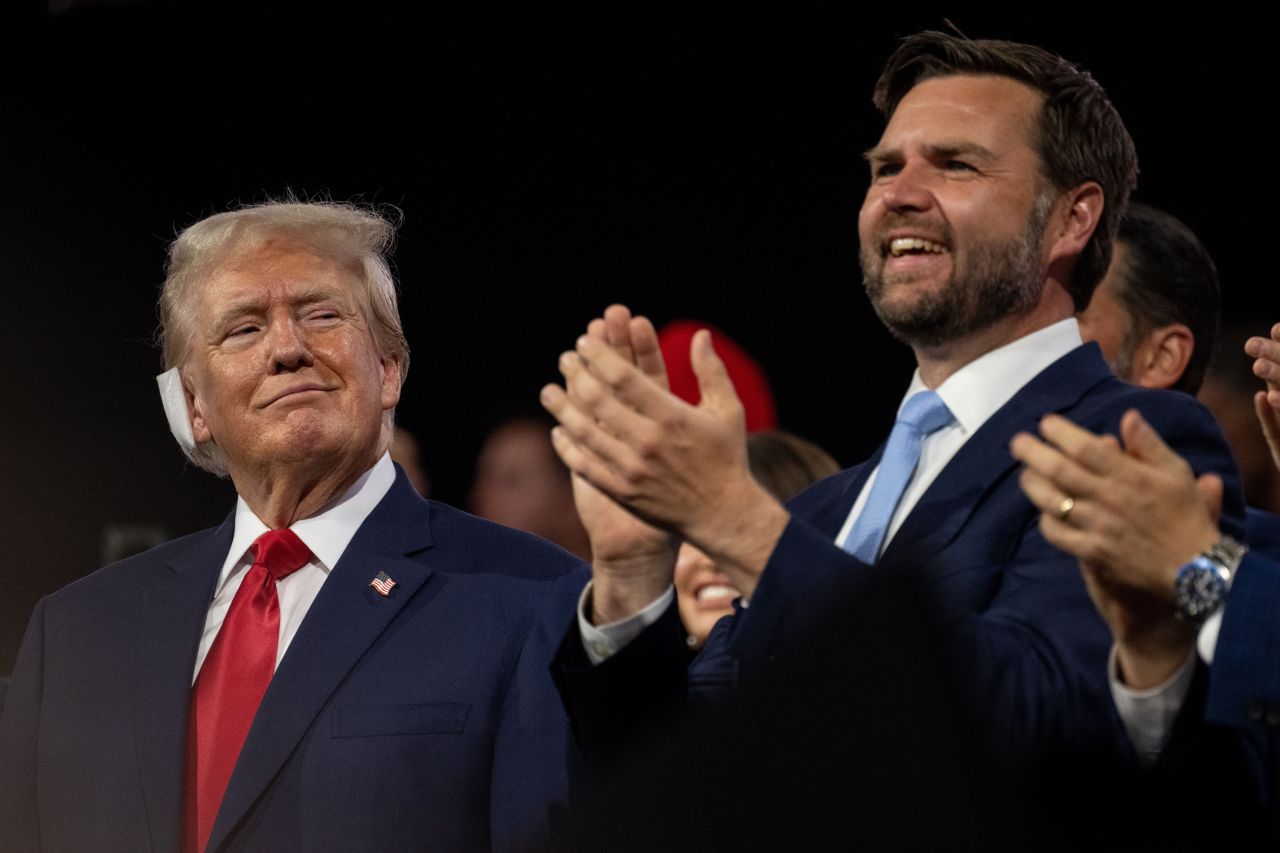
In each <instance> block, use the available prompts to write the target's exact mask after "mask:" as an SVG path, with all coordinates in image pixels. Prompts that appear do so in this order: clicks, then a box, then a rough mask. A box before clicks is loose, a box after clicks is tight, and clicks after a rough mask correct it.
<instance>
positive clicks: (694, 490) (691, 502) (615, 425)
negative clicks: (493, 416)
mask: <svg viewBox="0 0 1280 853" xmlns="http://www.w3.org/2000/svg"><path fill="white" fill-rule="evenodd" d="M611 310H613V309H611ZM632 331H633V332H635V331H636V329H635V328H633V329H632ZM632 339H633V341H634V342H635V350H634V353H635V363H634V364H633V363H631V362H629V361H628V360H627V359H626V358H625V357H624V355H623V353H620V352H619V351H618V350H617V349H616V348H615V347H611V346H608V345H606V344H605V343H603V342H601V341H600V340H599V339H598V337H596V336H592V335H590V334H588V335H584V336H583V337H581V338H579V339H578V342H577V346H576V348H575V351H574V352H568V353H565V354H564V355H563V356H562V357H561V361H560V370H561V372H562V373H563V374H564V376H565V379H566V385H567V388H566V389H562V388H559V387H558V386H555V385H548V386H547V387H546V388H544V389H543V398H542V399H543V405H544V406H546V408H547V410H548V411H550V412H551V414H552V415H554V416H555V417H556V419H557V420H558V421H559V422H560V427H559V428H557V429H556V430H554V431H553V433H552V439H553V442H554V444H555V446H556V451H557V452H558V453H559V454H560V458H561V459H563V460H564V462H565V464H566V465H568V466H569V468H570V470H572V471H573V472H574V473H575V474H578V475H580V476H581V477H583V478H584V479H586V480H587V481H588V482H589V483H590V484H591V485H592V486H594V487H595V488H597V489H599V490H600V491H602V492H604V493H605V494H606V495H608V496H609V497H611V498H613V499H614V500H615V501H617V502H618V503H620V504H622V505H623V506H626V507H627V508H628V509H630V510H631V511H632V512H633V513H635V514H636V515H638V516H639V517H641V518H643V519H645V520H646V521H648V522H650V523H652V524H654V525H656V526H658V527H661V528H662V529H664V530H668V531H670V532H672V533H675V534H678V535H680V536H681V537H682V538H685V539H687V540H689V541H691V542H692V543H694V544H695V545H697V546H698V547H700V548H702V549H703V550H704V551H706V552H707V553H708V555H710V556H711V557H712V558H713V559H715V560H716V561H717V562H718V563H720V564H721V565H722V566H723V567H724V568H725V570H726V571H727V572H729V574H730V576H731V577H732V578H733V580H734V583H735V585H736V586H738V587H739V588H740V589H742V590H743V593H744V594H747V595H749V594H750V591H751V590H753V589H754V588H755V577H757V576H758V575H759V573H760V571H762V570H763V568H764V564H765V562H767V559H768V556H769V554H770V553H771V552H772V550H773V545H774V544H775V543H776V541H777V539H778V537H779V536H781V533H782V529H783V528H784V527H785V526H786V523H787V518H788V516H787V514H786V510H784V509H783V508H782V507H781V505H780V504H778V503H777V501H775V500H774V499H773V498H772V497H770V496H769V495H768V493H767V492H765V491H764V490H763V489H762V488H761V487H760V486H759V485H757V484H756V482H755V481H754V480H753V479H752V478H751V474H750V472H749V471H748V468H747V456H746V433H745V428H744V425H743V413H742V404H741V403H740V402H739V400H738V397H737V395H736V394H735V393H734V390H733V385H732V382H731V381H730V380H729V377H728V374H727V373H726V372H725V368H724V364H723V363H722V362H721V361H720V359H719V357H718V356H717V355H716V354H715V351H714V349H712V346H711V337H710V334H709V333H708V332H706V331H702V332H699V333H698V334H697V335H695V336H694V340H693V343H692V347H691V357H692V363H693V368H694V373H695V375H696V376H697V378H698V384H699V388H700V390H701V395H702V400H701V402H700V403H699V404H698V405H697V406H690V405H688V404H687V403H685V402H683V401H681V400H679V399H677V398H676V397H674V396H673V395H672V394H671V393H669V392H668V391H667V390H666V388H665V386H664V385H662V384H661V383H659V382H656V381H655V380H654V377H653V376H650V375H647V374H646V371H645V369H643V367H642V365H643V363H644V362H643V361H642V359H647V358H649V353H648V348H649V346H650V343H649V341H648V340H647V332H646V335H644V336H637V335H635V334H633V335H632ZM652 346H653V348H654V349H655V350H656V346H657V339H656V336H654V337H653V340H652ZM659 358H660V356H659ZM735 573H738V576H735ZM744 574H745V576H743V575H744Z"/></svg>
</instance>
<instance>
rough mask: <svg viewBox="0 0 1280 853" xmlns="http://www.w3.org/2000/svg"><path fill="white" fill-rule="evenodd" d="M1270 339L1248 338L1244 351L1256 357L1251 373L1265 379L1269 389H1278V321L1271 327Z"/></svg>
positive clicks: (1279, 383)
mask: <svg viewBox="0 0 1280 853" xmlns="http://www.w3.org/2000/svg"><path fill="white" fill-rule="evenodd" d="M1271 335H1272V339H1270V340H1268V339H1267V338H1263V337H1254V338H1249V340H1247V341H1245V344H1244V351H1245V352H1246V353H1248V354H1249V355H1250V356H1252V357H1253V358H1255V359H1257V360H1256V361H1254V363H1253V373H1254V375H1255V376H1259V377H1261V378H1262V379H1265V380H1266V381H1267V384H1268V385H1269V386H1270V387H1271V390H1273V391H1274V390H1280V323H1277V324H1276V325H1275V326H1274V327H1273V328H1272V329H1271Z"/></svg>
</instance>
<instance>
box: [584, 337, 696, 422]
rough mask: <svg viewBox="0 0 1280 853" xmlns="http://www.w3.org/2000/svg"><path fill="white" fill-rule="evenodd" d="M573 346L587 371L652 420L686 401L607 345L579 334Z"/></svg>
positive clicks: (623, 400)
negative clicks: (671, 392) (679, 398)
mask: <svg viewBox="0 0 1280 853" xmlns="http://www.w3.org/2000/svg"><path fill="white" fill-rule="evenodd" d="M576 350H577V354H578V356H579V357H580V358H581V363H582V364H583V366H585V368H586V370H587V372H588V373H590V374H591V375H592V376H594V377H595V378H596V379H597V380H599V381H600V383H601V384H602V385H604V386H606V387H607V388H609V389H610V390H611V391H612V392H613V395H614V396H616V397H617V399H619V400H621V401H622V402H623V403H624V404H625V405H627V406H629V407H631V408H632V409H634V410H635V411H637V412H639V413H640V414H642V415H645V416H646V417H650V418H653V419H655V420H656V419H660V418H661V417H662V416H665V415H667V414H669V412H670V409H671V407H672V406H684V405H686V404H685V403H683V402H681V401H680V400H677V399H676V398H675V397H673V396H671V394H669V393H668V392H667V391H666V389H665V388H663V387H661V386H660V385H658V384H657V383H656V382H655V381H654V380H653V379H651V378H649V377H648V376H646V375H645V374H644V373H643V372H641V370H640V368H639V367H637V366H636V365H634V364H631V363H630V362H628V361H624V360H623V359H622V358H621V357H620V356H619V355H618V354H617V353H616V352H614V351H613V349H612V348H611V347H609V346H607V345H604V344H601V343H600V342H598V341H594V340H592V339H591V338H590V337H588V336H586V335H583V336H582V337H580V338H578V342H577V347H576Z"/></svg>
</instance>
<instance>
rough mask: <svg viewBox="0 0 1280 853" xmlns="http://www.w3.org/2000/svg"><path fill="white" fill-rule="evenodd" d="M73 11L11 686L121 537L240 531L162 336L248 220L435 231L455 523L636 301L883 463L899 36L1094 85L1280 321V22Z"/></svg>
mask: <svg viewBox="0 0 1280 853" xmlns="http://www.w3.org/2000/svg"><path fill="white" fill-rule="evenodd" d="M54 6H55V7H56V8H54V9H53V10H52V11H51V10H50V9H49V8H46V7H45V6H43V5H32V6H28V7H25V8H24V7H19V8H17V9H11V10H10V11H9V12H6V13H5V15H6V19H5V23H6V24H7V26H6V27H5V30H6V34H7V35H8V36H9V39H7V41H9V42H10V44H11V47H10V52H9V56H10V57H11V58H10V59H7V60H4V68H3V71H4V78H3V79H4V81H5V82H4V84H3V88H2V89H0V93H2V94H3V104H4V107H3V110H4V113H3V115H2V116H0V121H2V122H3V125H2V126H3V128H4V130H3V133H0V190H2V194H0V310H2V311H3V317H4V318H5V319H6V320H7V323H6V330H5V332H4V334H3V335H2V336H0V347H2V349H0V359H2V362H0V363H2V364H3V366H4V369H5V381H4V395H3V403H2V404H0V405H2V408H0V413H2V419H0V422H2V423H3V445H2V446H3V451H2V453H0V466H2V467H0V477H2V478H3V480H2V482H3V488H2V489H0V495H2V497H0V500H2V501H3V503H0V673H4V672H8V670H9V669H10V667H11V666H12V661H13V657H14V655H15V654H16V651H17V646H18V643H19V641H20V638H21V633H22V630H23V627H24V626H25V624H26V620H27V618H28V616H29V614H30V612H31V608H32V607H33V605H34V604H35V602H36V600H37V599H38V598H39V596H41V595H43V594H46V593H48V592H51V591H53V590H54V589H57V588H58V587H61V586H63V585H65V584H66V583H68V582H70V581H71V580H73V579H75V578H76V577H79V576H81V575H83V574H85V573H87V572H89V571H91V570H93V569H94V568H96V567H97V566H98V565H99V564H100V562H101V560H102V554H103V553H104V548H105V547H106V545H107V538H108V536H109V535H110V533H109V531H110V530H112V529H115V530H117V532H118V531H119V530H121V529H124V530H126V531H127V530H128V529H129V528H132V527H134V526H142V527H144V528H147V527H151V528H162V530H163V533H164V535H166V536H176V535H178V534H181V533H186V532H190V531H193V530H196V529H200V528H202V527H206V526H209V525H211V524H214V523H216V522H217V521H218V520H219V519H220V518H222V517H223V516H224V515H225V513H226V512H227V511H228V509H229V508H230V506H231V502H232V497H233V493H232V491H231V489H230V486H229V484H227V483H225V482H221V481H217V480H214V479H213V478H211V477H209V476H208V475H206V474H204V473H202V472H200V471H198V470H195V469H193V468H191V467H189V466H187V465H186V464H185V463H184V461H183V459H182V456H181V454H180V452H179V451H178V449H177V448H176V446H175V445H174V443H173V441H172V439H171V438H170V437H169V434H168V430H167V428H166V426H165V422H164V417H163V414H162V411H161V407H160V405H159V401H158V399H157V395H156V392H155V383H154V381H153V379H152V377H153V375H154V374H155V373H156V372H158V370H159V356H158V353H157V352H156V351H155V350H154V349H153V348H152V346H151V344H150V340H151V336H152V333H153V331H154V326H155V308H154V304H155V298H156V294H157V287H158V285H159V283H160V281H161V279H162V276H163V262H164V253H165V246H166V243H167V241H168V240H169V239H171V238H172V236H173V235H174V233H175V231H176V230H177V229H179V228H181V227H182V226H185V225H187V224H189V223H190V222H192V221H194V220H195V219H198V218H200V217H202V216H205V215H207V214H210V213H214V212H217V211H220V210H224V209H226V208H227V207H228V206H231V205H233V204H234V203H236V202H242V201H243V202H247V201H255V200H262V199H264V198H266V197H268V196H272V195H279V194H281V193H283V192H285V191H286V190H290V189H291V190H292V191H294V192H296V193H298V194H300V195H306V196H309V195H312V194H323V195H326V196H331V197H333V198H336V199H363V200H365V201H370V202H377V203H386V204H392V205H395V206H397V207H399V208H400V209H401V210H402V211H403V213H404V227H403V230H402V232H401V242H400V245H399V248H398V250H397V251H396V254H395V264H396V268H397V271H398V274H399V277H400V280H401V282H402V287H403V301H402V313H403V315H404V321H405V327H406V332H407V334H408V337H409V340H410V343H411V345H412V347H413V369H412V373H411V375H410V378H409V383H408V385H407V386H406V389H405V395H404V398H403V400H402V401H401V404H400V408H399V419H400V422H401V423H403V424H405V425H406V426H408V427H409V428H410V429H412V430H414V431H415V432H417V433H418V434H419V436H420V437H421V438H422V440H423V442H424V445H425V448H424V449H425V455H426V459H427V463H428V465H429V467H430V469H431V473H432V476H433V480H434V491H433V497H438V498H440V499H443V500H446V501H450V502H454V503H457V502H461V501H462V500H463V499H464V497H465V493H466V489H467V486H468V479H469V474H470V468H471V464H472V459H473V457H474V453H475V451H476V449H477V447H478V445H479V442H480V439H481V437H482V434H483V431H484V429H485V428H486V427H487V426H488V425H489V424H490V423H491V422H492V421H493V420H494V419H495V418H497V417H499V416H501V415H503V414H504V413H507V412H509V411H511V410H513V409H517V408H531V407H533V406H534V405H536V394H537V389H538V387H539V386H540V385H541V384H542V383H544V382H546V381H549V380H551V379H554V378H555V377H556V373H555V363H556V357H557V355H558V353H559V352H560V351H561V350H563V349H565V348H566V347H568V346H569V345H570V344H571V342H572V340H573V338H574V336H575V335H576V334H577V333H578V332H579V331H580V330H581V329H582V328H583V327H584V325H585V324H586V322H587V321H588V320H589V319H590V318H591V317H592V316H595V315H597V314H598V313H599V311H600V310H601V309H602V308H603V307H604V306H605V305H607V304H609V303H610V302H613V301H625V302H627V303H628V304H630V305H632V306H633V307H634V308H636V309H637V310H639V311H642V312H645V313H647V314H649V315H650V316H651V317H653V318H654V319H655V320H656V321H658V322H659V323H661V322H664V321H667V320H670V319H674V318H677V317H682V316H690V317H696V318H700V319H704V320H707V321H710V322H713V323H715V324H716V325H718V326H720V327H721V328H723V329H725V330H726V331H728V332H729V333H730V334H731V335H733V336H734V337H735V338H737V339H738V341H739V342H741V343H742V344H743V345H744V346H746V347H747V349H748V350H750V351H751V352H753V353H754V354H755V355H756V356H757V357H758V358H759V359H760V360H761V361H762V362H763V363H764V364H765V366H766V367H767V369H768V371H769V373H770V375H771V378H772V380H773V383H774V387H775V391H776V395H777V398H778V403H779V411H780V415H781V421H782V424H783V426H785V427H787V428H789V429H792V430H793V431H796V432H799V433H801V434H803V435H806V436H809V437H811V438H813V439H815V440H817V441H818V442H819V443H821V444H823V445H824V446H826V447H827V448H829V449H830V450H831V451H832V452H833V453H834V454H835V455H836V456H837V457H838V458H839V459H840V460H841V461H842V462H843V463H846V464H848V463H852V462H855V461H857V460H858V459H860V458H861V457H863V456H864V455H866V454H867V453H868V452H869V451H870V450H871V449H873V448H874V446H875V444H877V443H878V442H879V441H880V440H882V439H883V437H884V435H885V434H886V433H887V432H888V426H889V424H890V422H891V418H892V412H893V409H894V407H895V405H896V403H897V402H898V398H899V396H900V394H901V393H902V390H903V388H904V387H905V383H906V382H907V380H908V377H909V375H910V371H911V369H912V360H911V357H910V353H909V351H907V350H906V349H905V348H903V347H901V346H900V345H898V344H896V343H894V342H893V341H892V340H891V339H890V338H889V337H888V335H887V333H885V332H884V331H883V330H882V329H881V328H880V326H879V324H878V323H877V322H876V320H875V318H874V316H873V315H872V313H871V311H870V308H869V307H868V306H867V304H866V301H865V299H864V297H863V295H862V292H861V291H862V289H861V285H860V276H859V273H858V269H857V236H856V215H857V210H858V207H859V204H860V202H861V196H862V193H863V191H864V189H865V182H866V178H865V167H864V166H863V164H862V162H861V159H860V152H861V151H862V150H864V149H865V148H867V147H869V146H870V145H872V144H873V143H874V142H875V141H876V138H877V136H878V133H879V130H880V121H879V118H878V116H877V115H876V113H875V111H874V110H873V109H872V107H871V105H870V101H869V95H870V89H871V85H872V83H873V81H874V79H875V76H876V73H877V70H878V68H879V65H880V64H881V63H882V62H883V60H884V58H885V57H886V56H887V55H888V53H889V52H890V51H891V50H892V48H893V45H894V42H895V40H896V39H897V38H899V37H901V36H903V35H906V34H908V33H910V32H913V31H915V30H917V29H920V28H923V27H928V26H940V25H941V23H942V20H943V17H944V14H950V16H951V18H952V20H954V21H955V23H956V24H957V25H958V26H960V28H961V29H963V30H965V31H966V32H967V33H968V34H969V35H973V36H993V37H1008V38H1015V39H1019V40H1024V41H1031V42H1035V43H1039V44H1042V45H1044V46H1046V47H1048V48H1050V49H1053V50H1056V51H1058V52H1060V53H1062V54H1064V55H1066V56H1068V57H1070V58H1072V59H1074V60H1076V61H1078V62H1080V63H1082V64H1083V65H1084V66H1085V67H1087V68H1088V69H1090V70H1091V71H1092V72H1093V73H1094V74H1095V76H1097V78H1098V79H1099V80H1100V81H1101V82H1102V83H1103V84H1104V86H1106V87H1107V89H1108V91H1109V92H1110V93H1111V95H1112V97H1113V99H1114V101H1115V102H1116V105H1117V106H1118V108H1119V109H1120V111H1121V113H1122V114H1123V115H1124V116H1125V117H1126V120H1127V122H1128V124H1129V127H1130V130H1131V132H1132V134H1133V136H1134V138H1135V140H1136V141H1137V144H1138V148H1139V152H1140V155H1141V158H1142V167H1143V176H1142V179H1141V185H1140V191H1139V195H1138V197H1139V198H1141V199H1143V200H1145V201H1148V202H1150V203H1153V204H1156V205H1158V206H1162V207H1165V208H1166V209H1169V210H1171V211H1172V212H1174V213H1175V214H1176V215H1178V216H1179V217H1181V218H1182V219H1183V220H1184V221H1186V222H1187V223H1188V224H1189V225H1191V227H1192V228H1193V229H1194V230H1195V231H1197V232H1198V233H1199V234H1200V235H1201V237H1202V238H1203V240H1204V242H1205V243H1206V244H1207V245H1208V247H1209V249H1210V251H1211V252H1212V253H1213V254H1214V257H1215V258H1216V260H1217V262H1218V265H1219V269H1220V272H1221V274H1222V280H1223V283H1224V287H1225V291H1226V297H1225V298H1226V307H1227V311H1228V313H1229V314H1231V315H1233V316H1237V317H1243V318H1245V319H1246V320H1249V321H1252V322H1255V323H1256V325H1257V328H1258V330H1259V331H1261V330H1263V329H1265V328H1266V327H1267V326H1268V325H1269V323H1270V322H1271V321H1274V320H1276V319H1280V299H1277V298H1276V297H1275V292H1276V291H1275V287H1276V285H1275V283H1274V281H1273V280H1272V279H1271V278H1270V276H1269V275H1267V274H1266V273H1263V272H1262V271H1261V270H1259V269H1257V266H1258V265H1260V263H1261V259H1262V258H1266V257H1269V254H1270V251H1269V250H1270V249H1271V246H1270V245H1269V243H1270V242H1272V241H1273V240H1274V237H1273V236H1272V235H1271V234H1270V233H1269V231H1270V229H1271V228H1272V227H1273V226H1272V224H1271V219H1272V217H1271V216H1270V215H1269V214H1270V213H1271V211H1270V210H1269V209H1268V205H1267V202H1269V201H1270V200H1271V194H1272V191H1273V190H1274V187H1275V179H1274V172H1273V170H1272V168H1271V167H1272V165H1273V163H1274V160H1273V157H1272V156H1271V155H1272V154H1273V151H1272V148H1273V147H1274V146H1273V145H1272V143H1271V142H1270V140H1271V138H1272V136H1273V134H1272V133H1271V131H1269V130H1267V129H1265V127H1264V124H1263V120H1264V118H1265V117H1266V114H1267V112H1268V111H1269V110H1270V105H1269V104H1268V102H1267V101H1266V96H1267V94H1268V90H1269V86H1268V85H1267V84H1268V83H1269V82H1271V80H1272V78H1273V76H1274V74H1273V72H1270V71H1268V72H1267V73H1266V75H1263V71H1262V68H1263V65H1264V62H1265V59H1266V58H1267V54H1268V53H1269V52H1270V51H1271V50H1272V48H1271V47H1270V46H1268V45H1266V44H1265V43H1264V41H1263V40H1264V37H1263V36H1261V35H1259V36H1256V37H1255V36H1253V35H1251V34H1250V32H1249V29H1250V27H1249V25H1248V23H1247V21H1246V20H1245V19H1238V20H1239V21H1240V22H1239V23H1236V22H1235V21H1231V22H1228V21H1226V20H1223V21H1222V22H1220V23H1219V22H1206V21H1203V20H1187V21H1176V20H1173V21H1170V20H1165V21H1163V22H1162V23H1160V24H1154V25H1153V24H1149V23H1144V24H1142V25H1139V24H1136V23H1135V24H1133V25H1125V24H1121V23H1119V22H1116V21H1113V20H1111V19H1109V18H1108V17H1106V16H1104V15H1102V14H1100V13H1099V12H1097V11H1093V12H1091V13H1090V14H1088V15H1086V16H1084V17H1083V18H1081V19H1078V20H1074V21H1063V20H1054V21H1049V20H1048V17H1049V16H1048V15H1047V14H1046V15H1045V16H1044V19H1041V18H1039V17H1034V18H1026V19H1023V20H1017V19H1016V18H1013V19H1011V18H1010V17H1008V16H1000V17H995V16H991V15H957V14H955V12H954V10H932V11H927V12H920V13H913V14H910V15H902V14H890V13H889V12H879V13H867V12H860V13H859V14H858V20H857V23H856V25H851V24H850V23H848V21H847V20H846V19H847V16H848V15H849V14H851V10H849V9H844V10H842V12H843V14H842V15H841V17H839V18H836V17H831V18H822V17H817V16H814V17H808V16H805V15H803V14H801V13H793V14H788V15H787V16H786V17H785V18H784V17H771V16H759V17H756V18H753V19H745V18H742V17H729V16H728V15H727V14H725V15H717V14H714V13H710V12H707V13H702V14H699V15H693V14H691V13H690V12H689V11H688V10H687V9H685V10H682V11H678V12H677V11H674V10H673V11H662V10H660V9H658V8H656V7H652V6H643V7H640V6H637V7H631V8H615V9H612V10H611V11H610V12H609V13H608V15H607V16H606V15H605V14H603V13H601V12H598V11H597V12H592V13H569V12H564V13H557V14H550V13H547V14H542V15H539V16H536V17H535V16H531V15H529V14H528V13H524V14H523V15H521V16H513V15H511V14H509V13H506V12H503V11H502V10H500V9H498V8H491V9H480V10H477V11H476V12H475V13H474V14H473V15H472V16H471V17H469V18H465V19H464V18H463V17H461V16H453V17H445V16H443V15H440V14H438V13H433V12H423V11H418V12H415V13H414V14H412V15H411V14H409V13H404V12H397V11H392V10H390V9H387V8H382V7H380V6H378V5H376V4H368V3H360V4H351V5H349V6H347V7H345V8H342V9H338V10H333V11H328V10H326V11H318V9H319V8H320V7H316V6H293V7H291V6H282V5H270V4H254V5H253V6H243V7H241V6H236V5H234V4H226V3H219V4H209V3H197V2H186V3H177V2H170V3H160V2H157V3H89V4H84V3H77V2H71V3H70V4H68V3H67V2H65V0H64V2H60V3H55V4H54ZM1060 13H1061V10H1059V14H1060ZM1226 17H1227V16H1225V15H1224V16H1223V18H1224V19H1225V18H1226ZM1260 29H1266V28H1265V27H1263V28H1260ZM1258 140H1263V141H1262V142H1259V141H1258ZM1260 145H1261V148H1260V147H1259V146H1260ZM1242 360H1243V356H1242Z"/></svg>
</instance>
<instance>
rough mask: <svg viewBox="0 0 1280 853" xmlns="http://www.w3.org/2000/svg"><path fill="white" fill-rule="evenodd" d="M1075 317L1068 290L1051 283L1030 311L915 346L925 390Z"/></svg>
mask: <svg viewBox="0 0 1280 853" xmlns="http://www.w3.org/2000/svg"><path fill="white" fill-rule="evenodd" d="M1073 316H1075V306H1074V303H1073V302H1072V300H1071V296H1070V295H1069V294H1068V293H1067V291H1066V288H1064V287H1062V286H1061V285H1059V284H1057V283H1056V282H1053V281H1050V282H1048V283H1047V284H1046V285H1045V288H1044V291H1043V292H1042V293H1041V295H1040V300H1039V301H1038V302H1037V303H1036V304H1035V305H1033V306H1032V307H1031V309H1030V310H1029V311H1026V312H1023V313H1020V314H1016V315H1012V316H1009V317H1005V318H1004V319H1002V320H998V321H996V322H995V323H992V324H991V325H989V326H987V327H985V328H982V329H979V330H977V331H976V332H971V333H970V334H968V335H965V336H964V337H961V338H957V339H956V340H953V341H946V342H944V343H942V344H939V345H937V346H932V347H922V346H915V347H912V349H913V350H914V351H915V354H916V365H917V367H919V369H920V379H921V380H922V381H923V382H924V384H925V387H927V388H929V389H934V388H937V387H938V386H939V385H941V384H942V383H943V382H946V381H947V380H948V379H949V378H950V377H951V375H952V374H954V373H955V372H956V371H957V370H959V369H960V368H962V367H964V366H965V365H966V364H968V363H969V362H971V361H974V360H975V359H978V358H981V357H982V356H984V355H986V354H987V353H989V352H991V351H992V350H996V349H999V348H1000V347H1002V346H1004V345H1005V344H1011V343H1013V342H1014V341H1016V340H1018V339H1019V338H1023V337H1026V336H1027V335H1029V334H1031V333H1032V332H1038V331H1040V330H1041V329H1044V328H1047V327H1049V326H1052V325H1053V324H1054V323H1057V322H1059V321H1060V320H1065V319H1067V318H1068V317H1073Z"/></svg>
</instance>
